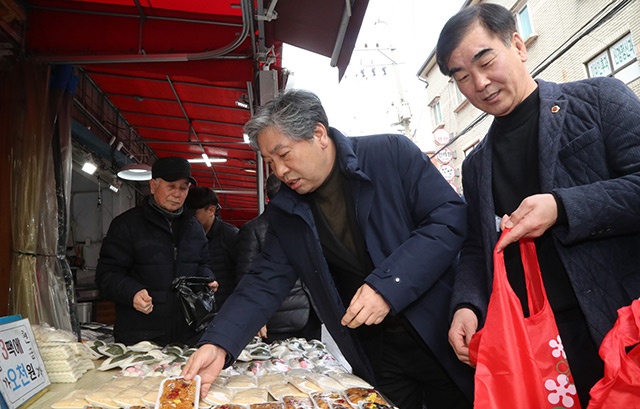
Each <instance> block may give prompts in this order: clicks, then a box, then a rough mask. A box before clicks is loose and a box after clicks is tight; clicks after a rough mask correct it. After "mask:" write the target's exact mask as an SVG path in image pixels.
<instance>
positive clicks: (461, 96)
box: [451, 81, 467, 112]
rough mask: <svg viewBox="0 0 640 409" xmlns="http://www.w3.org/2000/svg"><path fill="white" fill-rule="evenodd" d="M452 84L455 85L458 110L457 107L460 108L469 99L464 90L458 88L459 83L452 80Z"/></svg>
mask: <svg viewBox="0 0 640 409" xmlns="http://www.w3.org/2000/svg"><path fill="white" fill-rule="evenodd" d="M451 83H452V84H451V85H452V86H453V90H454V91H453V99H454V101H455V104H456V107H457V108H456V112H457V109H459V108H460V107H461V105H462V104H463V103H464V102H466V101H467V97H465V96H464V94H463V93H462V92H460V88H458V84H456V83H455V81H451Z"/></svg>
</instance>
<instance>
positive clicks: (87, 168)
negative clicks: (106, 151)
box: [82, 161, 98, 175]
mask: <svg viewBox="0 0 640 409" xmlns="http://www.w3.org/2000/svg"><path fill="white" fill-rule="evenodd" d="M97 169H98V167H97V166H96V165H95V164H94V163H91V162H89V161H87V162H85V163H84V165H82V170H83V171H84V172H85V173H88V174H90V175H93V174H94V173H95V172H96V170H97Z"/></svg>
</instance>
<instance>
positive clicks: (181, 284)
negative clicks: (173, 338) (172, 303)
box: [171, 277, 217, 332]
mask: <svg viewBox="0 0 640 409" xmlns="http://www.w3.org/2000/svg"><path fill="white" fill-rule="evenodd" d="M210 282H211V279H210V278H207V277H178V278H176V279H174V280H173V282H172V283H171V284H172V288H173V289H174V290H175V291H176V292H177V294H178V302H179V303H180V306H181V308H182V312H183V315H184V318H185V320H186V321H187V324H189V326H190V327H191V328H193V329H194V330H195V331H196V332H200V331H202V330H203V329H204V328H206V326H207V324H209V322H210V321H211V320H212V319H213V317H215V315H216V312H217V311H216V299H215V296H214V294H213V290H212V289H210V288H209V286H208V284H209V283H210Z"/></svg>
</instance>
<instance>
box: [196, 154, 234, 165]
mask: <svg viewBox="0 0 640 409" xmlns="http://www.w3.org/2000/svg"><path fill="white" fill-rule="evenodd" d="M207 159H208V160H209V163H225V162H226V161H227V158H209V157H207ZM187 162H189V163H207V161H206V160H205V159H204V155H203V157H202V159H200V158H195V159H187ZM207 166H210V165H207Z"/></svg>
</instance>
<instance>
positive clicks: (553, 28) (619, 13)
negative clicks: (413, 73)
mask: <svg viewBox="0 0 640 409" xmlns="http://www.w3.org/2000/svg"><path fill="white" fill-rule="evenodd" d="M482 2H483V1H477V0H475V1H467V2H465V4H464V6H463V7H469V6H471V5H473V4H477V3H482ZM492 3H497V4H501V5H503V6H505V7H507V8H508V9H510V10H511V11H512V12H513V14H514V16H515V17H516V20H517V23H518V31H519V32H520V34H521V35H522V37H523V38H524V39H525V42H526V46H527V51H528V54H529V59H528V61H527V66H528V68H529V71H530V72H531V73H532V74H533V76H534V78H540V79H543V80H545V81H552V82H568V81H575V80H580V79H584V78H589V77H595V76H612V77H616V78H618V79H620V80H622V81H623V82H624V83H626V84H627V85H628V86H629V87H630V88H631V89H632V90H633V91H634V92H635V93H636V94H638V95H640V62H639V61H638V56H639V55H640V1H637V0H563V1H556V0H528V1H525V0H519V1H513V0H502V1H492ZM418 76H419V77H421V78H422V79H423V80H424V81H426V82H427V83H428V84H429V86H428V88H427V94H428V97H427V98H428V100H427V104H428V105H429V108H430V113H431V118H432V121H431V126H432V128H433V134H434V140H435V143H436V150H435V152H434V153H433V155H432V156H433V158H432V159H433V161H434V163H435V164H436V166H437V167H438V168H439V169H440V171H441V173H442V174H443V176H444V177H445V178H447V180H449V183H451V185H452V186H453V187H454V188H455V189H456V190H457V191H458V193H460V194H463V193H464V192H463V191H462V177H464V175H462V174H461V172H460V168H461V165H462V161H463V160H464V158H465V157H466V156H467V155H468V154H469V152H471V150H472V149H473V148H474V147H475V145H477V143H478V142H480V140H482V138H484V135H485V134H486V133H487V130H488V128H489V126H490V125H491V122H492V120H493V117H492V116H490V115H486V114H484V113H483V112H482V111H480V110H478V109H477V108H475V107H474V106H472V105H471V104H470V103H468V101H467V100H466V99H465V98H464V96H463V95H462V94H461V93H460V92H459V90H458V87H457V86H456V84H455V82H454V81H453V80H452V79H450V78H449V77H446V76H444V75H443V74H442V73H440V70H439V69H438V65H437V63H436V58H435V51H434V52H432V53H431V54H430V55H429V57H428V58H427V60H426V61H425V63H424V64H423V66H422V67H421V69H420V71H419V72H418Z"/></svg>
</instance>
